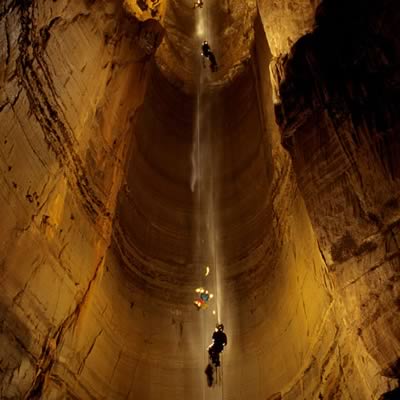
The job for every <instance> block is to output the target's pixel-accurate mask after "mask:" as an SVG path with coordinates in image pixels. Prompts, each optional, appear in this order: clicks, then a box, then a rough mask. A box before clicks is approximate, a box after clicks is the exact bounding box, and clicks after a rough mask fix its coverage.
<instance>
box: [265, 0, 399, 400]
mask: <svg viewBox="0 0 400 400" xmlns="http://www.w3.org/2000/svg"><path fill="white" fill-rule="evenodd" d="M398 22H399V20H398V12H397V11H396V6H395V4H394V3H393V2H390V1H386V2H381V3H379V4H378V3H377V2H373V1H370V2H362V3H361V2H353V4H352V5H351V6H350V7H349V4H348V3H345V2H332V1H324V2H323V3H322V4H321V6H320V7H319V8H318V10H317V12H316V29H315V30H314V31H313V32H312V33H311V34H308V35H306V36H304V37H303V38H301V39H300V40H299V41H298V42H297V43H296V44H295V45H294V47H293V49H292V50H291V53H290V54H289V56H283V57H281V58H280V59H279V60H278V62H277V63H275V64H274V65H273V72H274V76H275V77H278V78H277V80H278V81H279V87H278V90H277V92H278V93H279V95H280V99H279V104H277V106H276V117H277V121H278V122H279V124H280V129H281V135H282V143H283V145H284V146H285V147H286V148H287V149H288V151H289V152H290V154H291V157H292V160H293V166H294V171H295V173H296V178H297V182H298V185H299V189H300V191H301V193H302V195H303V197H304V201H305V204H306V206H307V209H308V212H309V215H310V218H311V221H312V224H313V227H314V229H315V231H316V233H317V237H318V242H319V245H320V247H321V251H322V254H323V255H324V259H325V260H326V263H327V265H328V268H329V276H330V279H332V280H333V282H334V293H335V298H336V301H337V303H338V304H341V307H343V309H342V311H343V312H342V313H341V315H342V316H343V324H342V326H343V329H345V330H346V335H348V340H349V339H350V338H351V337H353V338H356V341H357V342H358V343H359V345H357V346H356V347H355V348H357V351H352V352H353V353H354V354H355V353H357V352H358V351H360V352H361V353H362V352H365V354H364V356H362V360H363V361H362V360H361V361H362V362H365V360H368V359H369V360H372V362H373V363H375V364H376V367H374V368H376V369H377V371H376V373H375V374H373V373H372V372H373V370H369V368H365V370H364V371H365V376H366V378H364V379H365V380H367V381H368V382H370V384H371V385H372V388H371V390H372V395H371V396H373V398H375V397H374V396H378V395H379V394H380V393H382V391H383V389H384V387H385V386H381V387H380V386H379V384H378V381H379V379H381V381H382V378H381V376H382V375H383V376H387V377H392V378H394V377H398V359H399V332H400V330H399V319H398V292H399V287H398V273H399V258H398V245H397V243H398V239H397V236H398V235H397V231H398V227H397V226H398V218H399V204H398V196H399V180H398V178H399V172H398V171H399V165H398V157H397V154H398V150H399V133H398V126H399V122H398V115H399V87H398V79H399V74H398V63H399V41H398V35H397V30H396V26H397V24H398ZM363 349H364V350H363ZM361 353H360V354H361ZM361 365H362V364H361ZM374 385H375V387H374ZM378 387H379V388H378ZM386 387H387V388H388V386H386Z"/></svg>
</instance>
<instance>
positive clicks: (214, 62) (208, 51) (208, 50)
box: [201, 40, 218, 72]
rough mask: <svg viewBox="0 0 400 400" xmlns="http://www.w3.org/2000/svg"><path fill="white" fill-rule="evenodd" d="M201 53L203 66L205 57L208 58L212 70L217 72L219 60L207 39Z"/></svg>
mask: <svg viewBox="0 0 400 400" xmlns="http://www.w3.org/2000/svg"><path fill="white" fill-rule="evenodd" d="M201 55H202V57H203V66H205V62H204V59H205V58H208V60H209V61H210V69H211V71H212V72H216V71H217V70H218V64H217V60H216V59H215V55H214V53H213V52H212V51H211V48H210V45H209V44H208V42H207V40H205V41H204V42H203V43H202V45H201Z"/></svg>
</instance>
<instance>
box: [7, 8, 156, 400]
mask: <svg viewBox="0 0 400 400" xmlns="http://www.w3.org/2000/svg"><path fill="white" fill-rule="evenodd" d="M47 3H48V2H44V1H23V2H15V1H6V2H2V5H1V6H0V31H1V43H0V54H1V59H2V60H4V64H3V65H2V68H1V72H0V126H1V129H0V135H1V152H0V168H1V174H0V175H1V178H0V179H1V185H0V194H1V199H2V206H1V208H0V218H1V221H2V222H1V230H0V243H1V251H0V254H1V256H0V257H1V258H0V271H1V283H0V285H1V294H0V304H1V315H2V320H1V325H0V326H1V329H0V343H1V346H0V360H1V361H0V387H1V389H0V393H1V394H0V397H1V398H2V399H8V398H10V399H11V398H19V399H20V398H30V399H33V398H58V397H57V395H56V394H55V393H57V392H60V393H66V392H69V393H72V392H74V393H75V394H76V396H77V397H78V398H89V397H90V396H91V395H90V394H88V393H87V392H85V390H84V389H83V388H82V386H79V385H76V384H75V383H73V382H76V380H79V379H80V378H79V375H81V374H82V371H85V363H87V362H88V357H89V354H90V353H91V351H92V350H93V347H94V345H95V343H96V340H98V338H99V337H100V336H101V334H102V333H101V332H103V331H102V330H101V329H100V328H99V327H98V326H96V324H93V325H92V324H91V325H89V326H88V325H86V324H85V323H84V316H83V314H84V311H85V310H87V308H88V307H89V305H90V304H91V300H90V299H91V296H92V293H93V292H94V291H95V288H96V285H97V284H98V282H99V281H100V278H101V276H102V274H103V270H104V262H103V261H104V254H105V250H106V248H107V246H108V244H109V241H110V232H111V229H110V228H111V221H112V217H113V213H114V208H115V200H116V194H117V192H118V190H119V187H120V184H121V180H122V177H123V168H124V160H125V158H126V153H127V149H128V147H129V142H130V140H129V136H130V133H131V124H132V121H134V119H135V113H136V110H137V109H138V107H139V106H140V104H141V102H142V97H143V92H144V88H145V82H146V73H147V70H146V64H147V61H148V59H149V57H150V56H149V54H148V51H147V50H148V49H146V48H144V47H143V46H139V45H138V44H137V42H138V40H137V39H138V36H140V32H142V33H143V32H145V31H146V29H147V28H146V27H144V28H143V26H142V25H139V24H138V23H137V22H135V21H134V20H132V19H130V18H128V17H127V15H126V13H125V11H124V10H123V9H122V6H121V4H120V3H119V2H110V1H100V2H96V5H95V6H94V5H93V2H88V1H75V2H69V1H58V2H52V4H51V6H50V5H49V4H47ZM147 32H149V29H147ZM103 335H104V336H106V332H105V331H104V333H103ZM108 372H109V374H110V375H111V373H112V371H108ZM83 374H84V375H85V372H84V373H83ZM105 376H106V375H105ZM45 383H46V384H45ZM74 385H75V388H74V389H73V387H74ZM45 387H46V389H45V390H44V388H45ZM97 390H98V396H96V395H93V397H90V398H100V396H105V397H107V396H108V395H107V391H106V388H104V390H105V392H104V393H102V394H100V393H101V389H100V387H98V388H97ZM52 393H53V394H52ZM94 393H95V392H94ZM54 396H55V397H54ZM71 396H72V394H71ZM88 396H89V397H88Z"/></svg>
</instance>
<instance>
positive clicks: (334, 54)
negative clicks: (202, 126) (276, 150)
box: [276, 0, 400, 177]
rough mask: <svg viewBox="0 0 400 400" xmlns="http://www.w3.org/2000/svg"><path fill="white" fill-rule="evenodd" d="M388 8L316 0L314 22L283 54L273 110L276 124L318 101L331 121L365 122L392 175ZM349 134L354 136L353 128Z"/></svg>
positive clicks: (394, 79)
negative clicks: (277, 104)
mask: <svg viewBox="0 0 400 400" xmlns="http://www.w3.org/2000/svg"><path fill="white" fill-rule="evenodd" d="M391 11H392V12H391ZM396 11H397V5H395V4H394V2H393V1H390V0H386V1H382V2H376V1H372V0H369V1H368V0H367V1H361V0H356V1H353V2H347V1H344V0H338V1H335V0H325V1H323V2H322V3H321V4H320V6H319V7H318V9H317V12H316V18H315V30H314V31H313V32H312V33H310V34H308V35H305V36H303V37H302V38H301V39H299V40H298V42H297V43H296V44H295V45H294V46H293V48H292V52H291V54H290V56H289V57H288V59H287V60H286V61H285V80H284V81H283V82H282V84H281V86H280V94H281V99H282V105H281V106H280V107H278V109H277V110H276V118H277V122H278V123H279V124H280V125H281V127H283V128H284V129H285V128H287V127H288V126H290V125H291V124H293V123H294V122H295V120H296V118H295V117H296V116H297V115H299V114H301V113H304V112H305V110H314V111H316V110H319V109H324V110H326V111H327V112H328V113H329V116H330V118H331V119H332V121H333V122H334V124H335V125H336V126H340V125H341V124H342V123H343V121H345V120H351V122H352V123H353V125H354V127H355V128H356V129H357V130H358V129H359V130H361V129H365V126H367V127H368V131H369V132H370V133H369V134H370V136H371V139H372V142H373V143H374V145H375V147H376V151H377V153H378V154H379V156H380V158H381V160H382V163H383V164H384V165H385V167H386V169H387V170H388V171H389V172H390V173H391V174H392V176H393V177H398V176H400V167H399V166H398V165H397V163H396V162H395V160H396V154H398V151H399V150H400V142H399V138H398V135H396V134H395V129H393V127H396V126H398V124H399V119H398V115H399V111H400V74H399V59H400V51H399V50H400V49H399V47H400V45H399V40H398V33H397V28H396V26H397V23H398V21H397V20H398V17H397V16H396V15H397V14H398V13H397V12H396ZM353 136H354V137H353V140H354V141H355V143H359V142H360V137H359V134H358V133H355V134H354V135H353ZM282 141H283V144H284V145H285V147H286V148H288V149H290V148H291V147H292V144H293V143H292V141H293V136H292V135H286V136H283V139H282ZM387 155H389V157H387Z"/></svg>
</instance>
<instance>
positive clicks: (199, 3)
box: [192, 0, 204, 9]
mask: <svg viewBox="0 0 400 400" xmlns="http://www.w3.org/2000/svg"><path fill="white" fill-rule="evenodd" d="M203 5H204V3H203V0H196V1H195V2H194V4H193V7H192V8H195V9H196V8H203Z"/></svg>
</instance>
